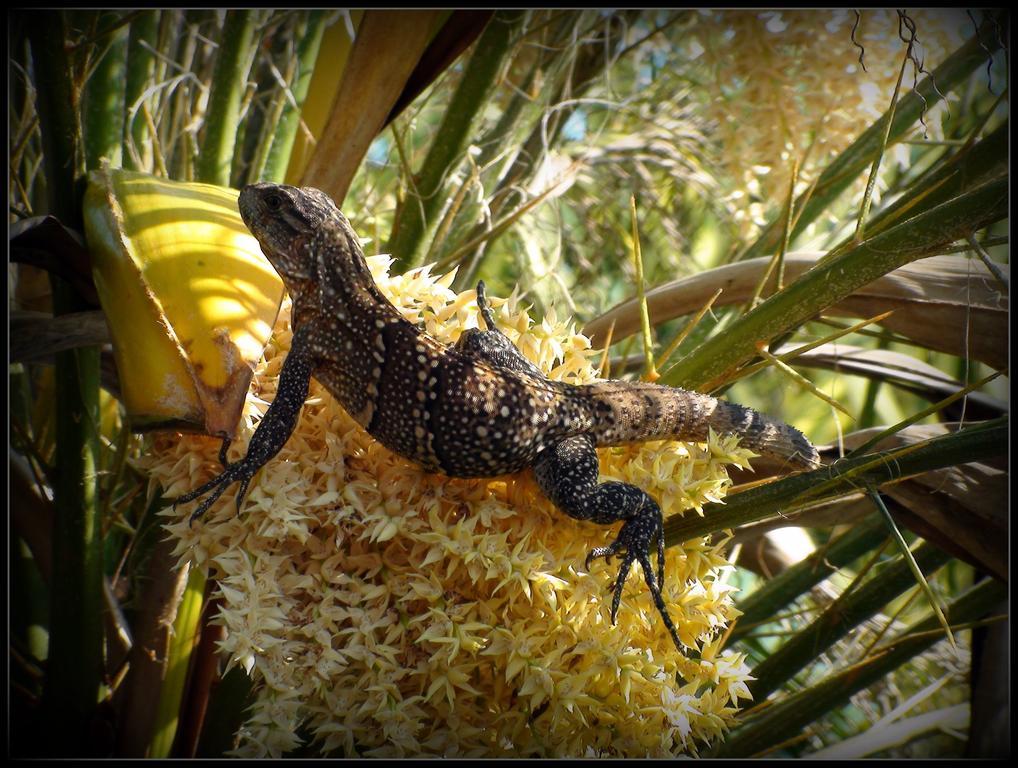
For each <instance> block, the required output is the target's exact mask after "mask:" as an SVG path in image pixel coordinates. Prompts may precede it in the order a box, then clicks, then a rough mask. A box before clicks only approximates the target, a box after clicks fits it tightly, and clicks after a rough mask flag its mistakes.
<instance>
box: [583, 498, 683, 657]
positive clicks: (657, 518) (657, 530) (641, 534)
mask: <svg viewBox="0 0 1018 768" xmlns="http://www.w3.org/2000/svg"><path fill="white" fill-rule="evenodd" d="M655 539H656V540H657V551H658V561H657V569H656V575H655V569H654V567H653V565H652V564H651V562H650V554H649V550H650V543H651V541H653V540H655ZM620 551H624V554H623V555H622V558H623V559H622V565H621V566H620V567H619V572H618V575H617V576H616V577H615V583H614V585H613V586H612V604H611V622H612V626H614V625H615V623H616V619H617V616H618V612H619V604H620V603H621V601H622V589H623V587H624V586H625V583H626V578H627V577H628V576H629V571H630V570H631V569H632V567H633V563H636V562H639V563H640V568H641V569H642V570H643V578H644V580H645V581H646V582H647V589H648V590H649V591H650V595H651V598H652V599H653V601H654V606H655V607H656V608H657V610H658V613H659V614H660V615H661V620H662V621H663V622H664V624H665V627H667V628H668V633H669V634H670V635H671V636H672V642H674V643H675V647H676V648H677V649H678V650H679V652H685V646H684V645H683V643H682V641H681V640H680V639H679V633H678V630H677V629H676V628H675V624H674V622H673V621H672V618H671V616H669V615H668V608H667V607H666V606H665V601H664V596H663V595H662V594H661V585H662V584H663V583H664V530H663V526H662V519H661V510H660V509H659V508H658V506H657V504H653V505H652V506H650V505H647V506H644V507H643V508H642V509H641V510H640V512H639V513H638V514H637V515H636V516H635V517H631V518H630V519H628V520H626V522H625V523H624V524H623V525H622V530H620V531H619V535H618V537H617V538H616V539H615V541H613V542H612V543H611V544H610V545H609V546H607V547H597V548H595V549H592V550H591V551H590V552H589V553H588V554H587V559H586V566H587V569H588V570H589V569H590V563H591V561H592V560H594V559H596V558H598V557H604V558H605V560H606V561H607V562H610V561H611V558H612V556H613V555H617V554H619V552H620Z"/></svg>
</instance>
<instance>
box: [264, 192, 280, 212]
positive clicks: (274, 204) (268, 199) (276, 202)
mask: <svg viewBox="0 0 1018 768" xmlns="http://www.w3.org/2000/svg"><path fill="white" fill-rule="evenodd" d="M265 205H266V206H268V207H269V208H270V209H271V210H273V211H278V210H279V209H280V208H282V207H283V198H282V197H280V196H279V195H277V194H275V193H272V194H271V195H266V196H265Z"/></svg>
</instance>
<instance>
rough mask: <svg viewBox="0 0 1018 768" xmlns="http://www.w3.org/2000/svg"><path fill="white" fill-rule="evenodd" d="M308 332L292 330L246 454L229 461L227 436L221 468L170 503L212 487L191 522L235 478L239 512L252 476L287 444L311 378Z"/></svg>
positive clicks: (202, 493)
mask: <svg viewBox="0 0 1018 768" xmlns="http://www.w3.org/2000/svg"><path fill="white" fill-rule="evenodd" d="M310 333H311V331H310V326H304V327H302V328H301V329H299V330H298V331H297V332H296V333H294V336H293V342H292V344H291V346H290V352H289V353H288V354H287V356H286V360H284V361H283V369H282V370H281V371H280V374H279V387H278V389H277V390H276V397H275V399H274V400H273V401H272V404H271V405H269V408H268V410H267V411H266V412H265V416H264V417H263V418H262V420H261V423H259V424H258V428H257V429H256V430H255V433H254V435H252V436H251V442H250V443H249V444H248V447H247V454H246V455H245V456H244V458H243V459H241V460H240V461H237V462H234V463H232V464H230V463H228V462H227V461H226V449H227V448H228V447H229V445H230V439H229V438H224V439H223V446H222V448H221V449H220V451H219V461H220V463H221V464H222V465H223V467H224V470H223V472H222V473H221V474H219V475H218V476H217V477H214V478H212V479H211V480H209V481H208V482H207V483H205V484H204V485H202V486H200V487H198V488H195V489H194V490H193V491H190V492H189V493H185V494H184V495H183V496H179V497H177V498H176V499H175V500H174V502H173V507H174V508H176V506H177V505H178V504H184V503H186V502H189V501H194V500H195V499H197V498H199V497H200V496H204V495H205V494H206V493H208V492H209V491H212V494H211V495H210V496H209V497H208V498H207V499H205V500H204V501H203V502H202V503H201V504H200V505H199V506H198V508H197V509H196V510H195V511H194V512H193V513H192V514H191V522H192V523H193V522H194V521H195V519H196V518H199V517H201V516H202V515H204V514H205V512H207V511H208V509H209V507H211V506H212V504H213V503H215V501H216V499H218V498H219V497H220V496H222V494H223V492H224V491H225V490H226V489H227V488H229V487H230V486H231V485H232V484H233V483H236V482H239V483H240V489H239V490H238V491H237V512H238V513H239V512H240V504H241V502H242V501H243V500H244V494H245V493H247V488H248V485H249V484H250V482H251V478H253V477H254V476H255V473H257V472H258V470H259V469H261V468H262V467H263V466H264V465H265V464H266V463H268V461H269V460H270V459H272V457H273V456H275V455H276V454H277V453H279V451H280V450H281V449H282V448H283V446H284V445H286V441H287V440H289V439H290V435H291V434H292V433H293V429H294V427H295V426H296V425H297V417H298V416H300V409H301V406H302V405H303V404H304V400H306V399H307V395H308V387H309V385H310V381H311V371H312V368H313V365H312V358H311V343H310Z"/></svg>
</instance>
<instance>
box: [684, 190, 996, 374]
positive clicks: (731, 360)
mask: <svg viewBox="0 0 1018 768" xmlns="http://www.w3.org/2000/svg"><path fill="white" fill-rule="evenodd" d="M1007 199H1008V177H1007V175H1006V173H1005V174H1003V175H1000V176H997V177H994V178H993V179H991V180H989V181H987V182H985V183H983V184H981V185H979V186H978V187H976V188H974V189H972V190H969V191H967V192H965V193H964V194H962V195H959V196H958V197H955V198H952V199H950V200H948V201H947V202H944V203H942V204H940V205H937V206H935V207H933V208H932V209H927V210H925V211H924V212H923V213H919V214H917V215H915V216H913V217H912V218H910V219H907V220H906V221H904V222H902V223H901V224H898V225H897V226H895V227H892V228H890V229H888V230H886V231H884V232H881V233H880V234H878V235H875V236H873V237H871V238H870V239H868V240H866V241H864V242H862V243H859V244H858V245H856V246H854V247H852V248H850V249H848V250H846V251H845V252H843V253H840V254H837V255H834V256H830V257H827V258H825V259H824V260H823V261H821V262H819V263H818V264H817V265H816V266H815V267H814V268H813V269H811V270H810V271H809V272H807V273H806V274H804V275H803V276H802V277H800V278H799V279H798V280H796V281H795V282H794V283H791V284H790V285H788V286H786V287H785V288H784V289H783V290H781V291H779V292H778V293H776V294H774V295H773V296H771V297H770V298H769V299H767V300H766V301H764V302H763V303H762V304H760V305H759V306H758V307H756V309H754V310H753V311H752V312H749V313H748V314H746V315H743V316H742V317H740V318H739V319H738V320H736V321H735V322H733V323H732V324H731V325H730V326H729V327H728V329H727V330H726V331H725V333H724V334H721V335H715V336H713V337H711V338H710V339H708V340H707V341H705V342H704V343H703V344H701V345H700V346H699V347H698V348H697V349H696V350H695V351H693V352H691V353H690V354H689V355H687V356H686V357H684V358H682V359H681V360H680V361H679V362H678V363H676V365H675V366H674V367H673V368H672V370H671V371H670V373H669V375H668V376H667V377H666V380H665V381H664V383H666V384H670V385H672V386H682V387H686V388H688V389H700V390H705V389H707V390H709V389H711V388H712V387H713V386H717V385H718V384H719V383H722V382H723V380H724V378H725V377H726V376H727V375H729V374H730V373H731V372H732V371H733V370H735V369H736V368H738V367H739V366H741V365H743V364H745V363H746V362H748V361H749V360H751V359H752V358H753V357H754V356H755V355H756V344H757V342H758V341H759V340H761V339H772V338H775V337H776V336H779V335H781V334H783V333H785V332H786V331H789V330H791V329H793V328H796V327H797V326H799V325H801V324H802V323H804V322H806V321H807V320H809V319H811V318H812V317H814V316H815V315H817V314H819V313H820V312H822V311H823V310H824V309H825V308H827V307H829V306H830V305H831V304H834V303H836V302H838V301H840V300H842V299H844V298H845V297H846V296H849V295H851V294H852V293H853V292H854V291H856V290H858V289H859V288H861V287H862V286H864V285H866V284H868V283H871V282H873V281H874V280H876V279H877V278H878V277H881V276H883V275H885V274H887V273H888V272H892V271H894V270H895V269H897V268H898V267H900V266H903V265H904V264H908V263H909V262H912V261H916V260H917V259H921V258H924V257H926V256H932V255H933V254H935V253H937V252H938V251H939V249H941V248H943V247H944V246H945V245H948V244H950V243H951V242H952V241H954V240H957V239H959V238H963V237H965V236H966V235H968V234H970V233H971V232H973V231H976V230H979V229H982V228H983V227H985V226H987V225H989V224H992V223H993V222H996V221H999V220H1001V219H1003V218H1005V217H1006V216H1007V215H1008V204H1007Z"/></svg>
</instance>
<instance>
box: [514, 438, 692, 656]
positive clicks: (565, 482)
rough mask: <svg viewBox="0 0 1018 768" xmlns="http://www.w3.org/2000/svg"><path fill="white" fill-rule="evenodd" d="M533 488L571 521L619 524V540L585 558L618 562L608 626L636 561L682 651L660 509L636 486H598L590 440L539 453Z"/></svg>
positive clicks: (568, 442)
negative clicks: (666, 590)
mask: <svg viewBox="0 0 1018 768" xmlns="http://www.w3.org/2000/svg"><path fill="white" fill-rule="evenodd" d="M534 475H535V476H536V478H537V484H538V485H539V486H540V487H541V490H542V491H544V493H545V495H546V496H547V497H548V498H549V499H551V501H552V502H553V503H554V504H555V506H557V507H558V508H559V509H561V510H562V511H563V512H565V513H566V514H567V515H569V516H570V517H574V518H576V519H578V520H590V521H591V522H594V523H599V524H601V525H611V524H612V523H615V522H618V521H619V520H623V521H624V522H623V524H622V529H621V530H620V531H619V535H618V536H617V537H616V539H615V541H613V542H612V543H611V544H610V545H609V546H607V547H597V548H596V549H593V550H591V551H590V553H589V554H588V555H587V560H586V566H587V568H589V567H590V562H591V560H593V559H594V558H597V557H604V558H605V559H606V560H608V561H610V560H611V557H612V555H618V556H619V557H620V558H621V559H622V566H621V568H619V573H618V576H617V577H616V579H615V585H614V587H613V592H614V595H613V597H612V605H611V621H612V624H615V618H616V615H617V614H618V610H619V602H620V601H621V599H622V587H623V586H624V585H625V583H626V577H627V576H628V574H629V570H630V569H631V568H632V566H633V563H634V562H639V563H640V566H641V568H642V569H643V577H644V579H645V580H646V582H647V588H648V589H649V590H650V594H651V597H652V598H653V600H654V605H655V606H656V607H657V610H658V613H660V614H661V619H662V621H664V624H665V626H666V627H667V628H668V632H669V633H670V634H671V636H672V640H673V641H674V643H675V647H676V648H678V649H679V651H683V650H684V648H683V644H682V641H681V640H679V633H678V631H677V630H676V629H675V624H674V623H673V622H672V619H671V616H669V615H668V609H667V608H666V607H665V602H664V597H662V595H661V584H662V583H663V582H664V545H665V539H664V530H663V527H662V522H663V521H662V517H661V508H660V507H659V506H658V505H657V502H656V501H654V499H652V498H651V497H650V496H649V495H647V494H646V493H645V492H644V491H642V490H640V489H639V488H637V487H636V486H634V485H629V484H628V483H620V482H607V483H598V482H597V475H598V461H597V452H596V451H595V450H594V440H593V438H591V437H590V436H588V435H580V436H577V437H571V438H567V439H565V440H563V441H561V442H560V443H558V444H557V445H555V446H552V447H550V448H546V449H545V450H544V451H542V452H541V453H540V454H539V455H538V457H537V461H536V463H535V464H534ZM653 543H656V544H657V566H658V567H657V574H656V575H655V573H654V569H653V568H652V567H651V563H650V547H651V544H653Z"/></svg>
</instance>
